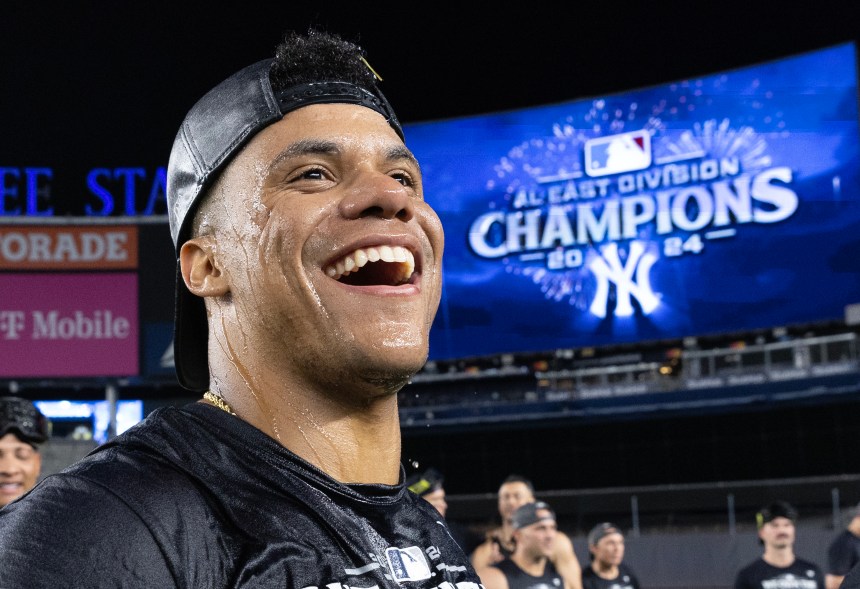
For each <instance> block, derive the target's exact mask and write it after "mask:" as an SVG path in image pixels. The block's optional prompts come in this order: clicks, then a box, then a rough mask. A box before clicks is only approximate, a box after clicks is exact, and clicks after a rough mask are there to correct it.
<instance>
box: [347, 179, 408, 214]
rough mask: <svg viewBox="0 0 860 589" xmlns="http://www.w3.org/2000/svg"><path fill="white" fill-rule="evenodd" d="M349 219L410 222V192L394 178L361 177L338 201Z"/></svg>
mask: <svg viewBox="0 0 860 589" xmlns="http://www.w3.org/2000/svg"><path fill="white" fill-rule="evenodd" d="M340 212H341V214H342V215H343V216H344V217H346V218H348V219H359V218H361V217H368V216H377V217H381V218H383V219H399V220H401V221H409V220H410V219H412V217H414V216H415V202H414V196H413V194H412V191H411V190H410V189H408V188H407V187H406V186H404V185H403V184H401V183H400V182H398V181H397V180H396V179H394V178H392V177H391V176H387V175H385V174H381V173H377V172H367V173H363V174H361V175H360V176H359V177H358V179H356V181H355V182H354V183H353V184H352V186H350V187H349V188H348V190H347V193H346V195H345V197H344V198H343V199H342V200H341V202H340Z"/></svg>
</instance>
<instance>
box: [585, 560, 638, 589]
mask: <svg viewBox="0 0 860 589" xmlns="http://www.w3.org/2000/svg"><path fill="white" fill-rule="evenodd" d="M582 589H639V579H637V578H636V575H634V574H633V570H632V569H631V568H630V567H629V566H627V565H625V564H624V563H621V564H619V565H618V576H616V577H615V578H614V579H604V578H603V577H600V576H598V574H597V573H595V572H594V569H593V568H591V565H588V566H587V567H585V568H584V569H583V570H582Z"/></svg>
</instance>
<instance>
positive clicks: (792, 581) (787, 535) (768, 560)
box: [735, 501, 824, 589]
mask: <svg viewBox="0 0 860 589" xmlns="http://www.w3.org/2000/svg"><path fill="white" fill-rule="evenodd" d="M796 521H797V510H796V509H794V507H793V506H792V505H791V504H789V503H787V502H785V501H776V502H774V503H772V504H770V505H768V506H766V507H763V508H761V509H760V510H759V512H758V513H757V514H756V525H757V526H758V537H759V542H760V543H761V544H762V546H764V553H763V554H762V556H761V558H759V559H756V560H755V561H753V562H752V563H750V564H748V565H747V566H745V567H743V568H742V569H741V570H740V571H738V574H737V577H736V579H735V589H776V588H781V587H791V588H792V589H824V575H822V574H821V569H819V568H818V565H816V564H813V563H812V562H809V561H807V560H803V559H801V558H798V557H797V556H795V554H794V539H795V528H794V525H795V522H796Z"/></svg>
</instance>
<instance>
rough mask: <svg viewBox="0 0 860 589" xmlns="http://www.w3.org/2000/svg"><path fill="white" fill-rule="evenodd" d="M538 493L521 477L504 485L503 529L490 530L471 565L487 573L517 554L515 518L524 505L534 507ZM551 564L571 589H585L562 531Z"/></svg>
mask: <svg viewBox="0 0 860 589" xmlns="http://www.w3.org/2000/svg"><path fill="white" fill-rule="evenodd" d="M534 501H535V490H534V485H533V484H532V482H531V481H530V480H529V479H527V478H525V477H523V476H520V475H518V474H512V475H510V476H508V477H507V478H505V480H504V481H502V484H501V485H500V486H499V492H498V510H499V516H500V517H501V520H502V525H501V526H499V527H498V528H495V529H493V530H490V531H489V532H488V533H487V537H486V539H485V540H484V541H483V542H482V543H481V544H480V545H479V546H478V547H477V548H475V550H473V551H472V554H471V557H470V558H471V561H472V565H473V566H474V567H475V569H485V568H487V567H488V566H490V565H492V564H495V563H497V562H500V561H501V560H502V559H504V558H506V557H508V556H510V555H511V554H512V553H513V551H514V542H513V527H512V525H511V517H512V516H513V513H514V511H516V510H517V509H518V508H519V507H521V506H522V505H525V504H526V503H534ZM550 560H551V561H552V563H553V566H555V569H556V570H557V571H558V573H559V574H560V575H561V576H562V578H563V579H564V582H565V585H566V586H567V588H568V589H581V587H582V585H581V583H582V579H581V575H582V569H581V568H580V566H579V560H578V559H577V557H576V553H575V552H574V550H573V542H571V540H570V537H569V536H568V535H567V534H565V533H564V532H562V531H560V530H559V531H558V532H557V533H556V539H555V542H554V550H553V554H552V556H551V557H550Z"/></svg>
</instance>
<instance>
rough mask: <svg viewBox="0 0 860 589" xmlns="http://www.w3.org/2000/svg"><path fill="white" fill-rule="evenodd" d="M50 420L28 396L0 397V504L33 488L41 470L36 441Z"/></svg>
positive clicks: (47, 430)
mask: <svg viewBox="0 0 860 589" xmlns="http://www.w3.org/2000/svg"><path fill="white" fill-rule="evenodd" d="M49 437H50V422H49V421H48V419H47V418H46V417H45V416H44V415H42V412H41V411H39V409H38V408H37V407H36V406H35V405H33V403H31V402H30V401H28V400H27V399H22V398H20V397H0V508H2V507H5V506H6V505H8V504H9V503H11V502H12V501H14V500H15V499H17V498H18V497H20V496H22V495H23V494H24V493H26V492H27V491H29V490H30V489H32V488H33V487H34V486H35V485H36V481H38V480H39V473H40V472H41V470H42V455H41V454H40V453H39V445H40V444H43V443H45V442H47V441H48V438H49Z"/></svg>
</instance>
